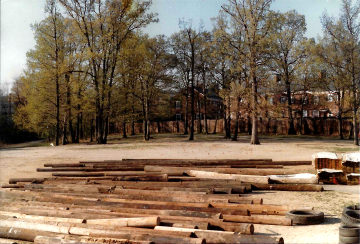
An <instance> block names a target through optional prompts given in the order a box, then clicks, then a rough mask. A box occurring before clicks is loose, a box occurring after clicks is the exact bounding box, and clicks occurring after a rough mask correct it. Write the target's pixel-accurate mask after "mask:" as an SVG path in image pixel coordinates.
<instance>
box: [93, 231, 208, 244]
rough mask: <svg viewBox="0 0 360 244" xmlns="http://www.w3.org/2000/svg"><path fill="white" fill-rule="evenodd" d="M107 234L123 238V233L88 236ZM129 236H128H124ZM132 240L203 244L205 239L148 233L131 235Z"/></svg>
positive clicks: (99, 235) (100, 234)
mask: <svg viewBox="0 0 360 244" xmlns="http://www.w3.org/2000/svg"><path fill="white" fill-rule="evenodd" d="M105 235H106V236H107V237H109V238H123V237H124V234H118V233H90V236H93V237H103V236H105ZM126 237H130V236H126ZM131 238H132V239H134V240H138V239H141V240H150V241H152V242H154V243H190V244H205V243H206V241H205V239H202V238H189V237H173V236H154V235H152V236H149V235H132V236H131Z"/></svg>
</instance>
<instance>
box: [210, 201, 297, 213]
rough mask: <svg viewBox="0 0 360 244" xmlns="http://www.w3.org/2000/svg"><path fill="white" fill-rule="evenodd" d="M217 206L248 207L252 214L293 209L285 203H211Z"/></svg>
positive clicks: (282, 211) (283, 211)
mask: <svg viewBox="0 0 360 244" xmlns="http://www.w3.org/2000/svg"><path fill="white" fill-rule="evenodd" d="M211 205H212V206H213V207H215V208H230V209H244V208H245V209H247V210H249V211H250V214H251V215H252V214H265V215H285V213H287V212H289V211H290V210H292V208H291V207H289V206H285V205H269V204H231V203H225V204H224V203H211Z"/></svg>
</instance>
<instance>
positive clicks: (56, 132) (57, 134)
mask: <svg viewBox="0 0 360 244" xmlns="http://www.w3.org/2000/svg"><path fill="white" fill-rule="evenodd" d="M55 83H56V130H55V146H59V141H60V84H59V76H58V75H56V77H55Z"/></svg>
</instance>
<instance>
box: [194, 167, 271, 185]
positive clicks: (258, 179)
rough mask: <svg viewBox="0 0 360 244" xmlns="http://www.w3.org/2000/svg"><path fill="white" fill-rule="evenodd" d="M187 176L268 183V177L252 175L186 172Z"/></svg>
mask: <svg viewBox="0 0 360 244" xmlns="http://www.w3.org/2000/svg"><path fill="white" fill-rule="evenodd" d="M187 174H189V175H190V176H193V177H198V178H206V179H231V180H233V179H236V180H240V181H242V182H248V183H262V184H267V183H269V177H267V176H252V175H231V174H220V173H214V172H206V171H197V170H188V171H187Z"/></svg>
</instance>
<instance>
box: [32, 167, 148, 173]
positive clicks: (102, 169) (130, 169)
mask: <svg viewBox="0 0 360 244" xmlns="http://www.w3.org/2000/svg"><path fill="white" fill-rule="evenodd" d="M143 170H144V168H143V167H103V168H93V167H64V168H37V169H36V171H37V172H59V171H61V172H66V171H84V172H105V171H143Z"/></svg>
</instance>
